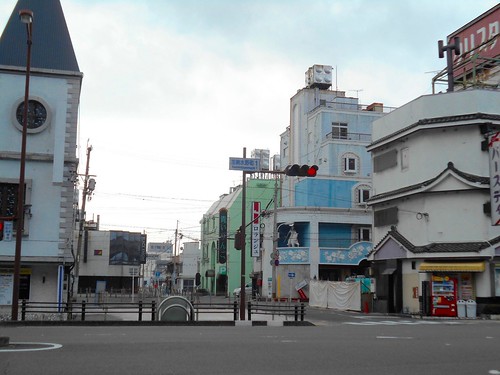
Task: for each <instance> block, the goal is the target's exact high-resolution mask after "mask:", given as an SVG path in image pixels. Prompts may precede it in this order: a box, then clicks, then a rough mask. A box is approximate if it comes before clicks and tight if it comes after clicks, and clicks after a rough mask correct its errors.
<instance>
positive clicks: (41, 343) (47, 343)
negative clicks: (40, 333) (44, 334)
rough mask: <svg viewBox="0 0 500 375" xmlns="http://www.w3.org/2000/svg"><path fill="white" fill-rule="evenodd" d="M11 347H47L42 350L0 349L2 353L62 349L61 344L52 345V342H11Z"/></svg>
mask: <svg viewBox="0 0 500 375" xmlns="http://www.w3.org/2000/svg"><path fill="white" fill-rule="evenodd" d="M10 345H46V346H45V347H42V348H25V349H21V348H19V349H17V348H12V349H0V353H3V352H37V351H41V350H52V349H59V348H62V345H61V344H52V343H50V342H11V343H10Z"/></svg>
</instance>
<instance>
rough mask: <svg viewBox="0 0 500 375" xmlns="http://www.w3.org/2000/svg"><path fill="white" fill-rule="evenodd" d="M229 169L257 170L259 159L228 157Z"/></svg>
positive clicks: (258, 169) (258, 168)
mask: <svg viewBox="0 0 500 375" xmlns="http://www.w3.org/2000/svg"><path fill="white" fill-rule="evenodd" d="M229 169H230V170H233V171H244V172H258V171H260V159H251V158H229Z"/></svg>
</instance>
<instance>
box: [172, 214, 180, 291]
mask: <svg viewBox="0 0 500 375" xmlns="http://www.w3.org/2000/svg"><path fill="white" fill-rule="evenodd" d="M178 235H179V220H177V225H176V227H175V237H174V256H173V257H172V260H173V261H174V270H173V272H172V282H171V284H172V289H173V290H176V289H177V288H176V287H177V267H176V265H175V264H176V263H177V258H176V253H177V236H178ZM173 290H172V291H171V292H173Z"/></svg>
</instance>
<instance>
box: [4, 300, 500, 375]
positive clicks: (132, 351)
mask: <svg viewBox="0 0 500 375" xmlns="http://www.w3.org/2000/svg"><path fill="white" fill-rule="evenodd" d="M308 313H309V314H308V317H309V318H310V319H309V320H311V321H313V322H314V323H316V324H317V325H316V326H307V327H293V326H292V327H284V326H244V325H243V326H240V325H237V326H235V327H227V326H225V327H206V326H196V327H193V326H162V327H154V326H153V327H144V326H143V327H141V326H126V327H110V326H98V327H88V326H84V327H67V326H55V327H47V326H45V327H44V326H41V327H8V328H6V327H0V336H8V337H9V338H10V342H11V344H13V345H11V347H9V348H0V374H2V375H6V374H23V375H29V374H51V375H52V374H65V375H66V374H75V375H78V374H122V375H127V374H134V375H137V374H155V375H157V374H161V375H174V374H175V375H178V374H179V375H180V374H251V375H255V374H279V375H281V374H283V375H285V374H286V375H295V374H301V375H303V374H370V375H382V374H405V375H414V374H415V375H416V374H426V375H434V374H436V375H438V374H439V375H442V374H458V375H461V374H464V375H465V374H468V375H469V374H474V375H483V374H484V375H492V374H500V355H499V353H500V321H486V320H420V319H408V318H401V317H389V316H381V315H379V316H377V315H365V314H359V313H344V312H334V311H328V310H321V309H316V310H314V311H309V312H308ZM22 343H24V344H22ZM26 343H37V344H38V346H36V345H34V344H26ZM42 343H51V344H57V346H56V347H55V348H54V347H52V348H48V347H43V345H41V344H42ZM23 348H24V349H26V351H20V350H19V349H23ZM33 349H38V350H33ZM39 349H48V350H39Z"/></svg>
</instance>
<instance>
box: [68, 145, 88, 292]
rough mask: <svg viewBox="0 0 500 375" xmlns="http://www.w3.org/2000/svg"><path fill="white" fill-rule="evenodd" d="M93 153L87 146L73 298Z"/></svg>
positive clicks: (78, 266)
mask: <svg viewBox="0 0 500 375" xmlns="http://www.w3.org/2000/svg"><path fill="white" fill-rule="evenodd" d="M91 151H92V146H88V145H87V165H86V167H85V176H84V180H83V193H82V208H81V209H80V212H79V215H78V220H79V221H78V225H79V228H78V241H77V245H76V257H75V278H74V280H73V284H72V285H71V296H72V297H73V294H74V292H75V284H76V287H77V288H78V277H79V275H80V254H81V252H82V251H81V247H82V243H83V241H82V239H83V231H84V224H85V204H86V202H87V194H88V187H89V166H90V152H91ZM77 293H78V289H77Z"/></svg>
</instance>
